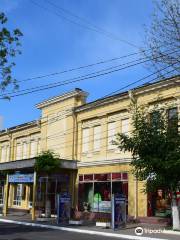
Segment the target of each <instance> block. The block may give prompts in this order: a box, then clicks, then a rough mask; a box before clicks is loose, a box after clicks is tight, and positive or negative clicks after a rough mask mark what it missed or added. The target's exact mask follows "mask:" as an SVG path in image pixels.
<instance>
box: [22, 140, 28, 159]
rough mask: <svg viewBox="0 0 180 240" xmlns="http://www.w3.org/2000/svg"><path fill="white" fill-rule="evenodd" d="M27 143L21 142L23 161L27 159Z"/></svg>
mask: <svg viewBox="0 0 180 240" xmlns="http://www.w3.org/2000/svg"><path fill="white" fill-rule="evenodd" d="M27 151H28V149H27V142H23V159H27V156H28V152H27Z"/></svg>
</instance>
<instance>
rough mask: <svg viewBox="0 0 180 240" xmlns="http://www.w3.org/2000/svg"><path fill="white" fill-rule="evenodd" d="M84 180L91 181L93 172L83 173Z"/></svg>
mask: <svg viewBox="0 0 180 240" xmlns="http://www.w3.org/2000/svg"><path fill="white" fill-rule="evenodd" d="M84 181H93V174H85V175H84Z"/></svg>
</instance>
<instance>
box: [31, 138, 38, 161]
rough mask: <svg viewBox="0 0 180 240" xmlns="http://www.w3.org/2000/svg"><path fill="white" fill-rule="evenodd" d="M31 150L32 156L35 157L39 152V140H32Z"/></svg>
mask: <svg viewBox="0 0 180 240" xmlns="http://www.w3.org/2000/svg"><path fill="white" fill-rule="evenodd" d="M30 147H31V152H30V157H31V158H33V157H35V156H36V154H37V141H31V146H30Z"/></svg>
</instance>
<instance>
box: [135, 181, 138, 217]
mask: <svg viewBox="0 0 180 240" xmlns="http://www.w3.org/2000/svg"><path fill="white" fill-rule="evenodd" d="M134 205H135V208H134V218H135V219H137V218H138V181H137V178H135V180H134Z"/></svg>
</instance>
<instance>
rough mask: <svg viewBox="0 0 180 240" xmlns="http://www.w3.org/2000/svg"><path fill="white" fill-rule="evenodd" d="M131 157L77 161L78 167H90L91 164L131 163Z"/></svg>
mask: <svg viewBox="0 0 180 240" xmlns="http://www.w3.org/2000/svg"><path fill="white" fill-rule="evenodd" d="M131 160H132V159H131V158H122V159H107V160H96V161H80V162H77V166H78V167H89V166H99V165H110V164H123V163H130V162H131Z"/></svg>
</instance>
